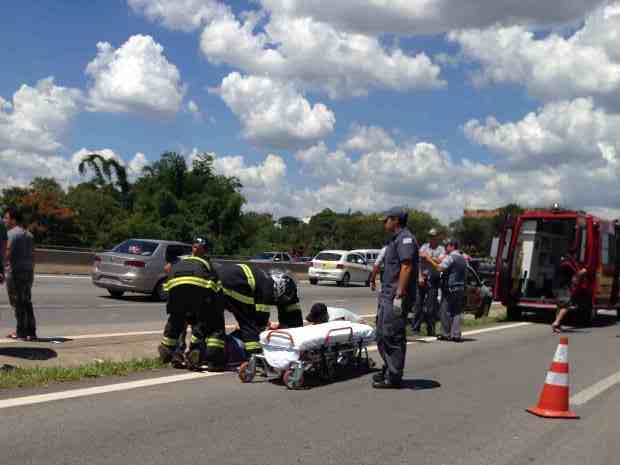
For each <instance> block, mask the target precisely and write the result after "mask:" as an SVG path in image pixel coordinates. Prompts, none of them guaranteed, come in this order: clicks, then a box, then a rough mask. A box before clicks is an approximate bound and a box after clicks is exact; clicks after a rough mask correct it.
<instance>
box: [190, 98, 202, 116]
mask: <svg viewBox="0 0 620 465" xmlns="http://www.w3.org/2000/svg"><path fill="white" fill-rule="evenodd" d="M187 111H189V112H190V114H191V115H192V116H193V117H194V119H195V120H197V121H201V120H202V112H201V111H200V108H199V107H198V104H197V103H196V102H194V101H193V100H190V101H189V102H187Z"/></svg>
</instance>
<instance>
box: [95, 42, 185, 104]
mask: <svg viewBox="0 0 620 465" xmlns="http://www.w3.org/2000/svg"><path fill="white" fill-rule="evenodd" d="M163 52H164V48H163V47H162V46H161V45H160V44H158V43H157V42H155V41H154V40H153V38H152V37H150V36H145V35H134V36H132V37H130V38H129V39H128V40H127V42H125V43H124V44H123V45H122V46H120V47H119V48H118V49H114V48H113V47H112V45H111V44H109V43H108V42H99V43H98V44H97V56H96V57H95V58H94V59H93V61H91V62H90V63H89V64H88V65H87V67H86V74H87V75H88V76H89V77H90V78H91V79H92V83H91V86H90V89H89V109H90V110H92V111H105V112H137V113H142V114H146V115H154V116H171V115H174V114H175V113H176V112H178V111H179V109H180V107H181V102H182V100H183V95H184V94H185V86H184V85H183V84H182V82H181V74H180V73H179V70H178V69H177V67H176V66H175V65H174V64H172V63H170V62H169V61H168V60H167V59H166V57H165V56H164V53H163Z"/></svg>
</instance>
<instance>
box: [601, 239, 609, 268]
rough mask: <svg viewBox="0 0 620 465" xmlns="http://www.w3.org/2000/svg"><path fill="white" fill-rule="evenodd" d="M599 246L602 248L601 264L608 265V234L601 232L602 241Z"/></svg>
mask: <svg viewBox="0 0 620 465" xmlns="http://www.w3.org/2000/svg"><path fill="white" fill-rule="evenodd" d="M601 248H602V249H603V250H602V251H601V252H602V253H601V255H602V260H603V265H609V263H610V257H609V252H610V250H609V234H603V243H602V244H601Z"/></svg>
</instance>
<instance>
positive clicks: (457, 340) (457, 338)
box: [452, 337, 463, 342]
mask: <svg viewBox="0 0 620 465" xmlns="http://www.w3.org/2000/svg"><path fill="white" fill-rule="evenodd" d="M452 342H463V338H462V337H453V338H452Z"/></svg>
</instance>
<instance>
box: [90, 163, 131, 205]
mask: <svg viewBox="0 0 620 465" xmlns="http://www.w3.org/2000/svg"><path fill="white" fill-rule="evenodd" d="M89 168H90V169H91V170H92V171H93V172H94V173H95V177H94V179H93V182H94V183H95V185H97V186H100V187H103V186H105V185H110V186H112V187H118V189H119V190H120V193H121V202H122V205H123V207H124V208H131V192H130V191H131V184H130V183H129V180H128V178H127V169H126V168H125V167H124V166H123V165H121V164H120V163H119V162H118V160H116V159H114V158H104V157H103V156H101V155H99V154H98V153H91V154H89V155H86V156H84V157H83V158H82V160H81V161H80V164H79V165H78V171H79V173H80V174H81V175H82V176H84V174H85V173H86V171H87V170H88V169H89ZM114 178H116V181H114Z"/></svg>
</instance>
